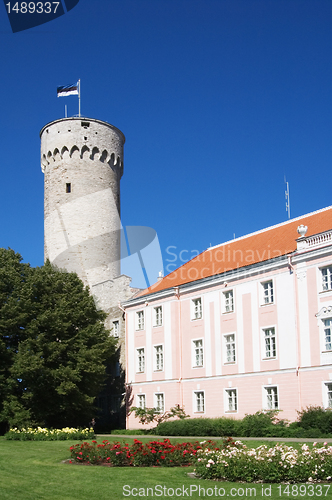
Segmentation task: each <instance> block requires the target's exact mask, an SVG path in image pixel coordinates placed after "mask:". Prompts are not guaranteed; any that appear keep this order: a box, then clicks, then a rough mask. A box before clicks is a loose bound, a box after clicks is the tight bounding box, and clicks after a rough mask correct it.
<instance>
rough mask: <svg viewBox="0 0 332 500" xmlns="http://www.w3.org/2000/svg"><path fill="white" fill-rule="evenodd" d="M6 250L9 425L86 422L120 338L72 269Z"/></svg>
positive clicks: (4, 368) (5, 399)
mask: <svg viewBox="0 0 332 500" xmlns="http://www.w3.org/2000/svg"><path fill="white" fill-rule="evenodd" d="M21 260H22V259H21V256H20V255H18V254H15V253H14V252H13V251H12V250H4V249H0V335H1V336H0V361H1V364H0V366H1V371H0V389H1V388H2V387H4V390H2V391H1V397H2V401H1V404H2V406H1V408H0V411H1V413H0V417H1V420H2V421H6V422H8V424H9V425H10V426H18V427H22V426H27V425H31V424H32V425H42V426H43V425H46V426H48V427H65V426H79V425H81V426H86V425H87V423H88V422H89V420H90V419H91V417H92V416H93V414H94V407H93V401H94V399H95V397H96V396H97V394H98V392H99V391H100V389H101V387H102V385H103V382H104V380H105V364H106V362H107V361H108V360H109V359H110V357H111V355H112V354H113V353H114V340H113V339H112V337H110V336H109V332H108V331H107V330H106V329H105V328H104V324H103V320H104V313H102V312H99V311H97V309H96V307H95V304H94V300H93V298H92V297H91V296H90V295H89V291H88V289H85V288H84V286H83V283H82V282H81V280H80V279H79V278H78V277H77V275H76V274H74V273H67V272H65V271H59V270H57V269H55V268H54V267H53V266H52V265H51V264H50V263H49V262H47V263H46V264H45V265H44V266H43V267H40V268H31V267H30V266H29V265H27V264H22V263H21Z"/></svg>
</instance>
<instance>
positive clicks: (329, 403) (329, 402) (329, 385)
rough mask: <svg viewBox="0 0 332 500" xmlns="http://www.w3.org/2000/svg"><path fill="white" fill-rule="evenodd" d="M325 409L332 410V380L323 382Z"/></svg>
mask: <svg viewBox="0 0 332 500" xmlns="http://www.w3.org/2000/svg"><path fill="white" fill-rule="evenodd" d="M322 386H323V387H322V390H323V407H324V408H331V409H332V380H327V381H324V382H322Z"/></svg>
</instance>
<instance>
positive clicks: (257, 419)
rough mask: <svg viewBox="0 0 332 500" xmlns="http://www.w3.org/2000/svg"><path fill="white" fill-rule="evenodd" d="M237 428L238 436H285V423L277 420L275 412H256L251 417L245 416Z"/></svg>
mask: <svg viewBox="0 0 332 500" xmlns="http://www.w3.org/2000/svg"><path fill="white" fill-rule="evenodd" d="M239 427H240V428H239V431H240V434H239V435H240V436H246V437H263V436H267V437H273V436H276V437H283V436H286V435H287V423H286V421H285V420H282V419H279V418H278V412H277V411H265V412H264V411H257V412H256V413H254V414H253V415H246V416H245V417H244V418H243V419H242V420H241V424H240V426H239Z"/></svg>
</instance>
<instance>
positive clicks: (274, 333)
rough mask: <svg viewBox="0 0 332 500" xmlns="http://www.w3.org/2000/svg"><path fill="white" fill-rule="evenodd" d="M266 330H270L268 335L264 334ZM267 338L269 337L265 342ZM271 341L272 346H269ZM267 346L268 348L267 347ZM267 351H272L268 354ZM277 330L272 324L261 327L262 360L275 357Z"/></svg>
mask: <svg viewBox="0 0 332 500" xmlns="http://www.w3.org/2000/svg"><path fill="white" fill-rule="evenodd" d="M266 332H271V334H270V335H269V336H267V335H266ZM267 339H270V342H269V343H267ZM271 342H272V346H271ZM268 347H269V348H268ZM269 351H272V353H271V354H270V355H269ZM277 352H278V351H277V331H276V327H275V326H274V325H272V326H267V327H265V328H262V353H263V356H262V359H263V360H269V359H277Z"/></svg>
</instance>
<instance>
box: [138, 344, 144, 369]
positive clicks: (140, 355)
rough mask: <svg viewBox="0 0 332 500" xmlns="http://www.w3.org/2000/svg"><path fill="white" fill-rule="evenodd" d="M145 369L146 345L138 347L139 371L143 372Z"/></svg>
mask: <svg viewBox="0 0 332 500" xmlns="http://www.w3.org/2000/svg"><path fill="white" fill-rule="evenodd" d="M144 370H145V352H144V347H141V348H140V349H137V371H138V373H143V372H144Z"/></svg>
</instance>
